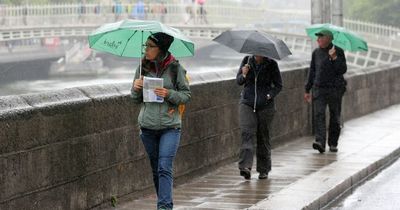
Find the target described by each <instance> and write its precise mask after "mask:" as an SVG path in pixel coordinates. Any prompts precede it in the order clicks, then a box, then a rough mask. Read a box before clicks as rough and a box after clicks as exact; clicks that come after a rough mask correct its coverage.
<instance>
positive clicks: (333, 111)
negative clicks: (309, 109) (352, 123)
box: [313, 88, 345, 147]
mask: <svg viewBox="0 0 400 210" xmlns="http://www.w3.org/2000/svg"><path fill="white" fill-rule="evenodd" d="M344 92H345V88H314V89H313V106H314V112H313V113H314V131H315V140H316V141H317V142H319V143H321V144H322V146H323V147H325V145H326V119H325V111H326V107H328V108H329V130H328V145H329V146H337V145H338V140H339V135H340V112H341V109H342V97H343V94H344Z"/></svg>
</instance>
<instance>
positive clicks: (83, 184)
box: [0, 64, 400, 210]
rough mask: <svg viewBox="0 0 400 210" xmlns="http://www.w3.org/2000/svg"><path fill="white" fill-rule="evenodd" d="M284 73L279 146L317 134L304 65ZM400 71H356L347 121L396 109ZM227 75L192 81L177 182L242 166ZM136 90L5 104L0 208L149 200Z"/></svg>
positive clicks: (100, 89) (234, 89)
mask: <svg viewBox="0 0 400 210" xmlns="http://www.w3.org/2000/svg"><path fill="white" fill-rule="evenodd" d="M281 68H282V67H281ZM282 69H283V72H282V76H283V81H284V89H283V91H282V92H281V94H280V95H279V96H278V97H277V103H276V106H277V114H276V116H275V121H274V125H273V133H272V135H273V145H278V144H281V143H284V142H286V141H288V140H291V139H294V138H297V137H300V136H303V135H308V134H309V133H310V130H311V129H310V124H311V123H310V106H308V105H307V104H306V103H304V102H303V86H304V80H305V77H306V74H307V65H305V64H302V65H294V66H290V65H289V66H285V67H284V68H282ZM399 72H400V65H399V64H396V65H390V66H385V67H381V68H379V69H366V70H364V71H362V72H359V73H356V72H349V74H348V81H349V82H348V83H349V85H348V92H347V93H346V96H345V99H344V108H343V110H344V118H345V119H351V118H354V117H358V116H361V115H363V114H366V113H369V112H372V111H375V110H377V109H382V108H385V107H387V106H389V105H391V104H395V103H399V102H400V82H398V81H400V73H399ZM227 74H228V75H230V76H229V77H225V76H224V78H225V80H220V81H211V80H207V79H206V77H207V76H205V75H203V76H201V75H194V79H193V81H192V84H193V85H192V86H191V88H192V95H193V99H192V101H191V103H190V104H189V105H188V106H187V112H186V113H185V116H184V126H183V129H182V130H183V134H182V140H181V144H180V148H179V151H178V155H177V158H176V161H175V177H176V181H177V182H178V183H182V182H185V181H186V180H187V179H190V178H192V177H194V176H198V175H201V174H203V173H205V172H207V171H209V170H211V169H213V168H215V167H217V166H219V165H221V164H223V163H226V162H229V161H232V160H234V159H236V157H237V154H238V152H239V146H240V130H239V127H238V115H237V113H238V98H239V94H240V89H241V88H240V87H238V86H237V85H236V83H235V81H234V80H233V77H234V75H235V71H231V72H230V73H227ZM207 75H208V77H210V74H207ZM218 75H220V73H218ZM214 78H215V77H214ZM201 80H203V81H201ZM129 89H130V84H119V85H117V84H116V85H99V86H91V87H81V88H72V89H65V90H61V91H53V92H48V93H40V94H31V95H20V96H8V97H1V98H0V209H2V210H3V209H4V210H13V209H40V210H42V209H73V210H76V209H88V208H96V207H101V206H104V205H109V204H110V203H109V201H110V198H111V197H112V196H115V197H118V198H119V199H127V198H132V197H136V196H139V195H141V194H143V193H148V192H150V191H152V178H151V172H150V167H149V163H148V160H147V159H146V156H145V153H144V148H143V146H142V144H141V142H140V139H139V137H138V128H137V122H136V118H137V115H138V106H137V105H135V104H133V103H132V102H131V100H130V97H129Z"/></svg>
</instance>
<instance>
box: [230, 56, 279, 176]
mask: <svg viewBox="0 0 400 210" xmlns="http://www.w3.org/2000/svg"><path fill="white" fill-rule="evenodd" d="M236 81H237V83H238V84H239V85H244V88H243V90H242V93H241V98H240V105H239V120H240V122H239V124H240V129H241V138H242V145H241V148H240V155H239V170H240V175H241V176H243V177H244V178H245V179H250V178H251V168H252V165H253V157H254V146H253V145H254V142H257V151H256V156H257V172H259V176H258V178H259V179H266V178H268V173H269V172H270V171H271V144H270V138H271V137H270V136H271V123H272V120H273V117H274V113H275V103H274V98H275V97H276V96H277V95H278V93H279V92H280V91H281V90H282V78H281V74H280V71H279V67H278V64H277V63H276V61H274V60H272V59H270V58H267V57H263V56H258V55H253V56H246V57H244V59H243V61H242V63H241V65H240V68H239V71H238V73H237V76H236Z"/></svg>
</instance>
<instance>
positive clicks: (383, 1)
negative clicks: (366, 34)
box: [333, 0, 400, 27]
mask: <svg viewBox="0 0 400 210" xmlns="http://www.w3.org/2000/svg"><path fill="white" fill-rule="evenodd" d="M333 1H334V0H333ZM343 3H344V16H345V17H349V18H352V19H358V20H362V21H370V22H376V23H381V24H386V25H392V26H397V27H400V0H357V1H356V0H344V2H343Z"/></svg>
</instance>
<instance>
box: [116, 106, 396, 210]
mask: <svg viewBox="0 0 400 210" xmlns="http://www.w3.org/2000/svg"><path fill="white" fill-rule="evenodd" d="M399 128H400V105H396V106H392V107H389V108H387V109H385V110H382V111H378V112H375V113H372V114H369V115H366V116H364V117H361V118H358V119H354V120H351V121H348V122H346V123H345V124H344V128H343V130H342V134H341V138H340V142H339V147H338V148H339V152H338V153H332V152H329V151H328V152H326V153H324V154H319V153H318V152H317V151H315V150H313V149H312V147H311V144H312V141H313V138H312V137H303V138H299V139H297V140H295V141H293V142H291V143H289V144H285V145H282V146H280V147H278V148H275V149H273V151H272V163H273V166H272V171H271V172H270V174H269V178H268V179H267V180H259V179H258V173H256V172H254V171H253V173H252V177H251V180H244V179H243V178H242V177H241V176H239V171H238V169H237V163H231V164H228V165H226V166H223V167H221V168H219V169H218V170H216V171H214V172H212V173H209V174H207V175H205V176H203V177H201V178H198V179H195V180H193V181H192V182H190V183H186V184H184V185H180V186H177V187H176V188H175V189H174V209H202V210H206V209H303V208H304V209H319V208H322V207H324V206H325V205H327V204H328V203H329V202H330V201H331V200H333V199H334V198H336V197H337V196H339V195H340V194H341V193H343V192H344V191H346V190H348V189H350V188H351V187H352V186H354V185H357V184H358V183H359V182H360V181H362V180H363V179H364V178H365V177H367V176H368V175H370V174H372V173H373V172H374V171H376V170H378V169H379V168H380V167H383V166H384V165H385V163H387V162H389V161H390V160H393V159H395V158H397V156H398V155H400V132H398V129H399ZM178 152H179V151H178ZM155 204H156V196H155V194H152V195H149V196H146V197H143V198H140V199H137V200H133V201H130V202H127V203H122V204H118V206H117V207H116V208H110V209H115V210H127V209H140V210H146V209H152V210H153V209H156V207H155Z"/></svg>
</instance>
